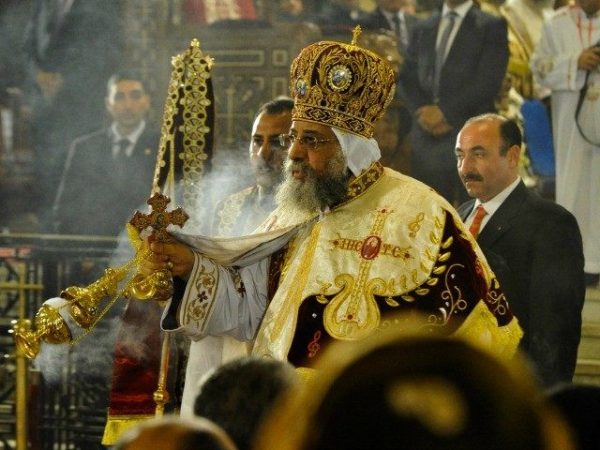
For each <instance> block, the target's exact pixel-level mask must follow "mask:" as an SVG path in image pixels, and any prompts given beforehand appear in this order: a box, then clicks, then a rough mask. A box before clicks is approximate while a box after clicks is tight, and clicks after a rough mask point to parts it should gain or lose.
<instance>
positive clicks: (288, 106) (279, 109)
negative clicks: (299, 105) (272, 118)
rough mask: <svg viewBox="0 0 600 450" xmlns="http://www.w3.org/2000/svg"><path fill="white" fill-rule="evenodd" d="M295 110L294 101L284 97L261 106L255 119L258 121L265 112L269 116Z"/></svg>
mask: <svg viewBox="0 0 600 450" xmlns="http://www.w3.org/2000/svg"><path fill="white" fill-rule="evenodd" d="M293 108H294V100H292V99H291V98H290V97H286V96H283V95H282V96H279V97H276V98H274V99H273V100H271V101H269V102H267V103H264V104H263V105H261V107H260V108H258V111H256V116H254V118H255V119H256V118H257V117H258V116H259V115H260V114H262V113H263V112H264V113H265V114H269V115H276V114H283V113H286V112H290V111H291V110H292V109H293Z"/></svg>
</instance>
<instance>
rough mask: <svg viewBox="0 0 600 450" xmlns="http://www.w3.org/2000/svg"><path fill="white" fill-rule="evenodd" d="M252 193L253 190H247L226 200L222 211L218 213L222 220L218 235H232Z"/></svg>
mask: <svg viewBox="0 0 600 450" xmlns="http://www.w3.org/2000/svg"><path fill="white" fill-rule="evenodd" d="M251 193H252V189H245V190H243V191H241V192H236V193H235V194H233V195H230V196H229V197H228V198H227V199H225V201H224V202H223V208H222V209H221V211H218V212H217V215H218V216H219V218H220V220H219V226H218V229H217V234H218V235H220V236H227V235H229V234H230V233H231V230H232V229H233V226H234V225H235V223H236V221H237V219H238V217H239V216H240V212H241V210H242V205H243V204H244V201H245V200H246V197H248V195H250V194H251Z"/></svg>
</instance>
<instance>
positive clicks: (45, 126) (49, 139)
mask: <svg viewBox="0 0 600 450" xmlns="http://www.w3.org/2000/svg"><path fill="white" fill-rule="evenodd" d="M30 3H31V13H32V16H31V20H30V22H29V25H28V27H27V29H26V30H25V40H24V43H23V44H24V48H23V54H24V55H25V58H26V61H25V62H26V66H27V76H26V77H25V79H24V86H23V87H24V88H25V92H26V94H27V100H28V103H29V105H30V106H31V110H32V119H31V120H32V138H33V139H32V140H33V146H34V151H35V160H34V164H35V171H36V191H37V192H36V194H37V197H38V199H39V200H38V202H39V205H36V206H40V207H41V208H47V205H48V203H49V202H52V200H53V199H54V197H55V195H56V189H57V185H58V183H57V180H58V178H59V174H60V172H61V170H62V167H63V166H64V163H65V158H66V153H67V149H68V146H69V144H70V143H71V142H72V141H73V139H75V138H76V137H77V136H81V135H82V134H85V133H89V132H91V131H93V130H94V129H95V128H96V127H97V126H98V124H99V123H100V121H101V120H102V119H103V113H104V112H103V107H102V99H103V97H104V86H105V85H106V82H107V80H108V78H109V77H110V75H111V73H112V72H113V71H114V70H115V69H116V67H117V66H118V64H119V61H120V58H121V51H122V47H121V46H122V39H121V23H120V17H121V6H120V3H122V2H120V1H118V0H104V1H102V2H93V1H92V2H90V1H85V0H36V1H34V2H30ZM17 53H18V52H17ZM43 212H44V211H40V213H43ZM43 219H47V217H43Z"/></svg>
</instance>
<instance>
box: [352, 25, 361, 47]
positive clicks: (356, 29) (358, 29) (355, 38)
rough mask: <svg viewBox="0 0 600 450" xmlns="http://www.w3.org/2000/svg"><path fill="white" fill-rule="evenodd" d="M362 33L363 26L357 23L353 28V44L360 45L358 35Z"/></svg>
mask: <svg viewBox="0 0 600 450" xmlns="http://www.w3.org/2000/svg"><path fill="white" fill-rule="evenodd" d="M361 33H362V28H361V27H360V25H356V26H355V27H354V29H353V30H352V42H351V44H352V45H358V37H359V36H360V34H361Z"/></svg>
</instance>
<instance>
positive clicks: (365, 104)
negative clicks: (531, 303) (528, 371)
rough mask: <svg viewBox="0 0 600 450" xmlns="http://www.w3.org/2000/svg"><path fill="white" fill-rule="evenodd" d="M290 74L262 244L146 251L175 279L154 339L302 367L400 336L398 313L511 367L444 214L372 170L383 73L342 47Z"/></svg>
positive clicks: (511, 338) (503, 312)
mask: <svg viewBox="0 0 600 450" xmlns="http://www.w3.org/2000/svg"><path fill="white" fill-rule="evenodd" d="M291 76H292V80H291V85H292V94H293V96H294V103H295V106H294V110H293V113H292V119H293V122H292V127H291V130H290V135H289V136H287V139H288V141H289V153H288V160H287V162H286V179H285V181H284V183H283V184H282V185H281V187H280V188H279V191H278V194H277V203H278V208H277V209H276V210H275V211H274V213H273V214H272V215H271V216H270V218H269V219H267V221H266V222H265V223H264V224H263V230H264V231H265V233H263V234H256V235H252V236H248V237H242V238H238V239H209V238H203V237H201V236H186V235H182V234H179V235H178V236H177V237H178V239H179V241H180V242H175V243H159V242H153V243H151V244H150V248H151V250H152V252H153V255H152V256H151V258H150V259H149V261H148V262H147V266H146V268H147V269H149V270H158V269H160V270H164V269H168V270H170V271H171V272H172V273H173V275H174V276H175V295H174V296H173V298H172V299H171V301H170V302H169V304H168V305H167V308H166V309H165V314H164V315H163V323H162V326H163V329H165V330H168V331H179V332H183V333H185V334H187V335H189V336H190V337H192V339H196V340H197V339H207V338H208V339H212V336H223V335H229V336H232V337H234V338H236V339H240V340H247V341H251V342H253V349H252V352H253V354H256V355H260V356H266V357H271V358H276V359H283V360H288V361H290V362H291V363H292V364H294V365H295V366H297V367H302V368H307V367H308V368H310V367H311V366H312V363H313V362H314V360H315V359H316V358H318V356H319V355H320V354H321V352H322V349H323V348H324V347H325V346H326V345H327V344H328V343H329V342H331V341H333V340H346V341H354V340H360V339H362V338H364V337H366V336H368V335H370V334H371V333H374V332H377V330H379V329H382V328H386V327H388V326H403V325H404V324H405V322H404V321H403V320H409V319H406V316H405V318H404V319H402V320H398V319H396V318H394V313H396V312H404V313H408V314H410V315H411V317H415V316H418V317H425V321H424V322H421V325H422V326H423V327H424V328H427V329H429V331H430V332H435V331H439V332H441V333H443V334H452V335H460V336H466V337H467V338H469V339H471V340H473V341H476V342H478V343H480V344H481V345H484V346H485V347H487V348H490V349H493V350H494V351H496V352H497V353H498V354H501V355H505V356H509V355H512V354H513V353H514V351H515V349H516V347H517V345H518V341H519V339H520V337H521V336H522V332H521V329H520V327H519V326H518V324H517V321H516V319H515V318H514V317H513V315H512V313H511V311H510V308H509V306H508V303H507V302H506V298H505V297H504V295H503V293H502V291H501V290H500V289H499V286H498V282H497V280H496V279H495V276H494V274H493V273H492V272H491V270H490V269H489V266H488V265H487V262H486V261H485V258H484V257H483V255H482V253H481V251H480V250H479V248H478V246H477V244H476V243H475V241H474V240H473V238H472V236H471V235H470V234H469V233H468V231H467V230H466V229H465V228H464V225H463V224H462V222H461V220H460V218H459V217H458V215H457V213H456V211H455V210H454V209H453V208H452V207H451V206H450V205H449V204H448V203H447V202H446V201H445V200H444V199H443V198H442V197H440V196H439V195H438V194H436V193H435V192H434V191H433V190H432V189H430V188H429V187H427V186H425V185H424V184H422V183H420V182H418V181H416V180H414V179H412V178H410V177H407V176H404V175H401V174H399V173H397V172H395V171H392V170H389V169H387V168H384V167H383V166H382V165H381V164H380V163H379V161H378V160H379V158H380V157H381V153H380V150H379V147H378V145H377V142H376V141H375V140H373V139H372V138H371V137H372V134H373V128H374V123H375V122H376V121H377V120H378V119H379V118H380V117H381V115H382V114H383V112H384V110H385V108H386V107H387V105H388V104H389V102H390V101H391V99H392V97H393V86H394V73H393V71H392V69H391V68H390V67H389V66H388V65H387V64H386V63H385V62H384V61H383V60H382V59H381V58H379V57H378V56H376V55H374V54H373V53H371V52H368V51H366V50H364V49H361V48H359V47H357V46H356V45H353V44H350V45H348V44H341V43H335V42H319V43H316V44H313V45H311V46H309V47H307V48H305V49H304V50H303V51H302V52H301V54H300V55H299V56H298V58H296V60H295V61H294V63H293V65H292V70H291ZM182 242H185V243H186V244H187V245H184V244H182ZM189 364H202V361H194V362H191V363H189ZM189 382H190V380H186V383H189ZM190 401H193V398H187V399H186V398H184V399H183V402H184V405H185V404H186V403H187V402H190ZM183 408H184V407H182V409H183Z"/></svg>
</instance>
